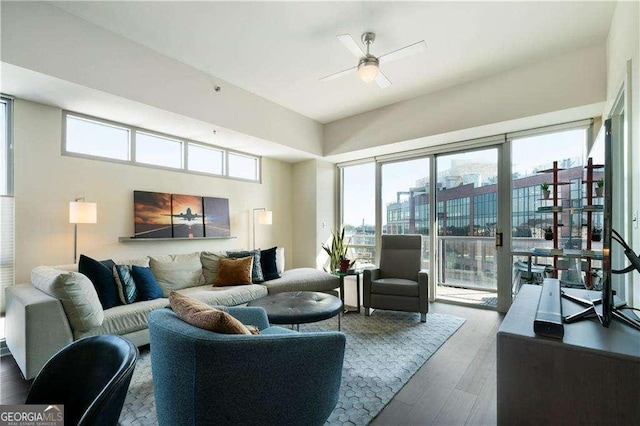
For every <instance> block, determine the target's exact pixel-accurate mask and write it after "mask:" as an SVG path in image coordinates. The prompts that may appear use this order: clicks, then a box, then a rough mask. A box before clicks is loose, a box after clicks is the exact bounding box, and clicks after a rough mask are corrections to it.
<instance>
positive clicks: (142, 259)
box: [113, 256, 149, 268]
mask: <svg viewBox="0 0 640 426" xmlns="http://www.w3.org/2000/svg"><path fill="white" fill-rule="evenodd" d="M113 262H114V263H115V264H116V265H127V266H133V265H136V266H142V267H143V268H148V267H149V258H148V257H147V256H145V257H140V258H138V259H127V260H114V261H113Z"/></svg>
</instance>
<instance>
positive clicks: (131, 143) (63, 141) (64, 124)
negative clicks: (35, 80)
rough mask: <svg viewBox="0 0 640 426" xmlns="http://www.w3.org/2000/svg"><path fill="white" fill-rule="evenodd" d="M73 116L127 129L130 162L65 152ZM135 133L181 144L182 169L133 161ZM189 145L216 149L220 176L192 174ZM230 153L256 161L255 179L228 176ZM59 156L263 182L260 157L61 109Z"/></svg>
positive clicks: (214, 175)
mask: <svg viewBox="0 0 640 426" xmlns="http://www.w3.org/2000/svg"><path fill="white" fill-rule="evenodd" d="M69 116H70V117H74V118H79V119H82V120H87V121H93V122H96V123H98V124H103V125H107V126H113V127H119V128H124V129H127V130H129V159H128V160H120V159H117V158H111V157H103V156H99V155H92V154H84V153H79V152H74V151H69V150H68V149H67V117H69ZM138 133H144V134H146V135H150V136H156V137H159V138H163V139H171V140H174V141H177V142H181V143H182V147H181V153H182V160H181V164H182V165H181V167H179V168H176V167H167V166H160V165H157V164H148V163H142V162H139V161H137V159H136V137H137V135H138ZM189 145H197V146H201V147H204V148H211V149H214V150H218V151H221V152H222V153H223V160H222V163H223V164H222V174H218V173H209V172H201V171H195V170H189V157H188V150H189ZM229 153H231V154H234V155H242V156H244V157H248V158H252V159H255V160H256V179H246V178H239V177H233V176H230V175H229V167H228V165H229ZM61 154H62V155H64V156H69V157H76V158H84V159H88V160H98V161H106V162H109V163H116V164H125V165H130V166H137V167H146V168H151V169H157V170H166V171H172V172H179V173H187V174H193V175H200V176H209V177H217V178H223V179H231V180H237V181H242V182H251V183H260V184H261V183H262V157H261V156H259V155H254V154H250V153H247V152H242V151H236V150H233V149H228V148H223V147H220V146H217V145H212V144H208V143H205V142H199V141H196V140H193V139H187V138H182V137H179V136H175V135H170V134H167V133H162V132H157V131H155V130H150V129H146V128H142V127H137V126H132V125H129V124H126V123H120V122H117V121H111V120H107V119H104V118H100V117H95V116H91V115H87V114H82V113H79V112H74V111H68V110H63V111H62V138H61Z"/></svg>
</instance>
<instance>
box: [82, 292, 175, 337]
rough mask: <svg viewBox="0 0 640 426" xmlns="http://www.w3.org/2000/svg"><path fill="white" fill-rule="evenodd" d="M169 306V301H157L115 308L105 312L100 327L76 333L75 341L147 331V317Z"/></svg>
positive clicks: (163, 299) (164, 299)
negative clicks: (150, 313)
mask: <svg viewBox="0 0 640 426" xmlns="http://www.w3.org/2000/svg"><path fill="white" fill-rule="evenodd" d="M168 305H169V299H166V298H162V299H155V300H149V301H145V302H136V303H132V304H130V305H119V306H114V307H113V308H111V309H107V310H106V311H104V321H103V322H102V325H100V326H99V327H95V328H92V329H91V330H88V331H85V332H79V331H74V332H73V337H74V339H76V340H77V339H80V338H82V337H87V336H95V335H98V334H117V335H121V336H122V335H125V334H129V333H134V332H136V331H140V330H146V329H147V327H148V325H147V316H148V315H149V312H151V311H153V310H156V309H160V308H164V307H165V306H168Z"/></svg>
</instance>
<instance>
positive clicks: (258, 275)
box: [227, 250, 264, 283]
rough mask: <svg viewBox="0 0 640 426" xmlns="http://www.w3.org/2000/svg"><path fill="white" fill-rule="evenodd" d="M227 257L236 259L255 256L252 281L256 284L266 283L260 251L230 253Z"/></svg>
mask: <svg viewBox="0 0 640 426" xmlns="http://www.w3.org/2000/svg"><path fill="white" fill-rule="evenodd" d="M227 256H229V257H231V258H234V259H238V258H241V257H247V256H253V270H252V272H251V281H253V282H254V283H261V282H264V276H263V275H262V267H260V250H251V251H228V252H227Z"/></svg>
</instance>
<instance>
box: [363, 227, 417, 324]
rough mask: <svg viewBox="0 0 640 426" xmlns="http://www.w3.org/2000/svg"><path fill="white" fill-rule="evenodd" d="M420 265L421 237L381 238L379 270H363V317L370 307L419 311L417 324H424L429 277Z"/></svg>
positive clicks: (399, 236) (394, 236) (398, 236)
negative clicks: (418, 322) (420, 322)
mask: <svg viewBox="0 0 640 426" xmlns="http://www.w3.org/2000/svg"><path fill="white" fill-rule="evenodd" d="M421 264H422V236H421V235H383V236H382V249H381V251H380V268H378V269H365V270H364V277H363V305H364V313H365V315H367V316H369V315H370V314H371V308H375V309H388V310H392V311H407V312H420V321H422V322H426V321H427V312H428V311H429V302H428V299H429V288H428V274H427V272H426V271H421V270H420V266H421Z"/></svg>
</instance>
